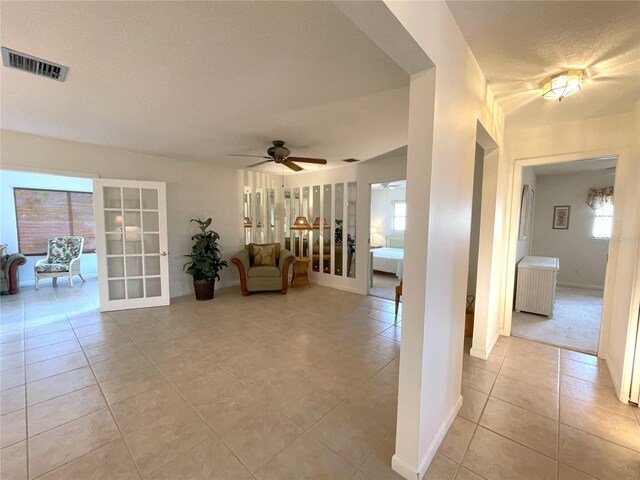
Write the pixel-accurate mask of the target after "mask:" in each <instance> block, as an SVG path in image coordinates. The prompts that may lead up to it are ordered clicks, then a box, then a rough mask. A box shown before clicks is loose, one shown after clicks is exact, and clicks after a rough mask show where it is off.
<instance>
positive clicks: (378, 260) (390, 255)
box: [372, 247, 404, 278]
mask: <svg viewBox="0 0 640 480" xmlns="http://www.w3.org/2000/svg"><path fill="white" fill-rule="evenodd" d="M372 252H373V270H377V271H379V272H387V273H393V274H394V275H396V276H397V277H398V278H402V266H403V261H404V249H403V248H389V247H384V248H376V249H375V250H373V251H372Z"/></svg>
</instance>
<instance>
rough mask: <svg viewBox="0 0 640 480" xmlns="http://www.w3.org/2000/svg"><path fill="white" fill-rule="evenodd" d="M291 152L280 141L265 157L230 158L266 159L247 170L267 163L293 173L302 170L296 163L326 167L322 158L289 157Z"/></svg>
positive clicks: (276, 142) (268, 150)
mask: <svg viewBox="0 0 640 480" xmlns="http://www.w3.org/2000/svg"><path fill="white" fill-rule="evenodd" d="M290 154H291V151H290V150H289V149H288V148H287V147H285V146H284V142H283V141H282V140H274V141H273V146H272V147H269V148H268V149H267V155H268V156H264V155H243V154H237V153H232V154H230V155H231V156H232V157H255V158H266V160H263V161H262V162H258V163H254V164H253V165H249V166H248V167H247V168H253V167H257V166H259V165H263V164H265V163H269V162H275V163H276V164H278V165H283V166H285V167H287V168H289V169H291V170H293V171H294V172H299V171H301V170H304V169H303V168H302V167H301V166H299V165H297V164H296V163H294V162H297V163H315V164H316V165H326V164H327V161H326V160H325V159H324V158H308V157H290V156H289V155H290Z"/></svg>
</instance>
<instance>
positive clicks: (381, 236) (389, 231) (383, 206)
mask: <svg viewBox="0 0 640 480" xmlns="http://www.w3.org/2000/svg"><path fill="white" fill-rule="evenodd" d="M406 190H407V189H406V187H393V188H377V189H372V190H371V231H374V229H375V231H376V233H375V235H372V238H371V244H372V245H382V246H385V247H386V246H387V238H388V237H389V235H393V236H404V231H401V232H396V231H395V230H393V203H394V202H404V200H405V197H406Z"/></svg>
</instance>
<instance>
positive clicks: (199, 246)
mask: <svg viewBox="0 0 640 480" xmlns="http://www.w3.org/2000/svg"><path fill="white" fill-rule="evenodd" d="M191 222H195V223H197V224H198V227H199V228H200V233H197V234H195V235H194V236H193V237H191V240H193V241H195V243H194V244H193V247H191V254H189V255H186V256H187V257H189V258H190V259H191V261H189V262H187V263H185V265H184V267H183V269H184V270H185V271H186V272H187V273H188V274H189V275H191V276H192V277H193V288H194V290H195V293H196V300H211V299H212V298H213V291H214V286H215V282H216V279H217V280H220V274H219V272H220V270H222V269H223V268H224V267H227V266H228V265H227V262H226V261H225V260H222V247H220V245H219V244H218V240H219V239H220V235H218V234H217V233H216V232H214V231H213V230H207V228H208V227H209V225H211V219H210V218H207V219H206V220H204V221H203V220H200V219H199V218H198V219H196V218H192V219H191Z"/></svg>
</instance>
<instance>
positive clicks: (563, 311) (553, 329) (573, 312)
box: [511, 287, 602, 353]
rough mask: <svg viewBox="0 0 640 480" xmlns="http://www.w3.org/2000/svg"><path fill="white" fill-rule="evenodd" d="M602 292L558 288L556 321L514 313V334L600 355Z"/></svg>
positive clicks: (555, 306) (540, 316) (555, 310)
mask: <svg viewBox="0 0 640 480" xmlns="http://www.w3.org/2000/svg"><path fill="white" fill-rule="evenodd" d="M601 315H602V292H600V291H597V290H586V289H582V288H570V287H558V289H557V291H556V303H555V305H554V308H553V318H547V317H545V316H542V315H534V314H531V313H524V312H515V311H514V312H513V321H512V324H511V334H512V335H514V336H516V337H522V338H528V339H529V340H537V341H540V342H544V343H549V344H551V345H556V346H559V347H565V348H569V349H571V350H579V351H581V352H586V353H597V351H598V336H599V334H600V317H601Z"/></svg>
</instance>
